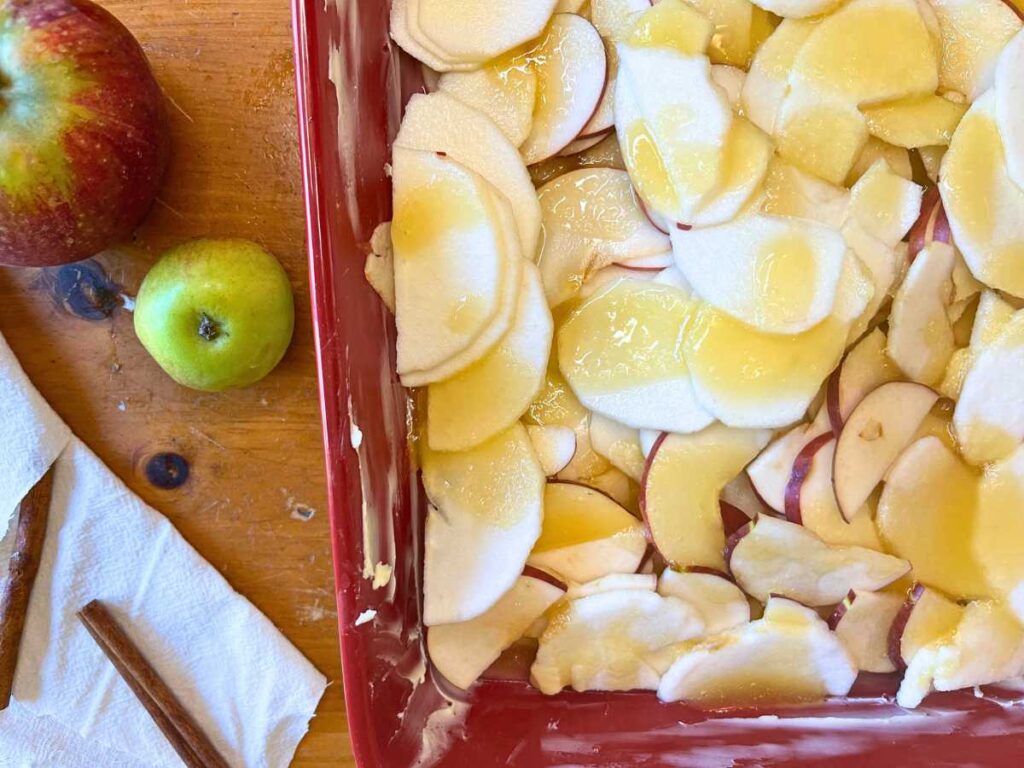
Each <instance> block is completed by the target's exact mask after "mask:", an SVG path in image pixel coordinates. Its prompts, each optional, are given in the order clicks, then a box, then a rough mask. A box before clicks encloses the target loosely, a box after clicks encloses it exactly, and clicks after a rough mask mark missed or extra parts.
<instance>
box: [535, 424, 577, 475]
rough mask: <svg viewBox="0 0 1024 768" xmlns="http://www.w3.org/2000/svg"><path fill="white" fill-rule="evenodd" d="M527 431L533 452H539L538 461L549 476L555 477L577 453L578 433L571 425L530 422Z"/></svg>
mask: <svg viewBox="0 0 1024 768" xmlns="http://www.w3.org/2000/svg"><path fill="white" fill-rule="evenodd" d="M526 431H527V432H528V433H529V435H530V443H531V444H532V445H533V452H534V453H536V454H537V461H539V462H540V466H541V469H542V470H544V474H545V475H547V476H548V477H554V476H555V475H557V474H558V473H559V472H561V471H562V470H563V469H565V468H566V467H567V466H569V462H571V461H572V459H573V456H575V455H576V433H575V432H574V431H573V430H572V429H571V428H569V427H563V426H560V425H558V424H549V425H547V426H539V425H536V424H530V425H528V426H527V427H526Z"/></svg>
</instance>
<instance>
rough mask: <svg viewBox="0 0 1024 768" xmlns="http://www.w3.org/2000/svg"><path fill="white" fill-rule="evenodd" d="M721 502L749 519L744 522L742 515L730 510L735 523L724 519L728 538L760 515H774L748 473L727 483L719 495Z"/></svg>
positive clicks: (739, 475)
mask: <svg viewBox="0 0 1024 768" xmlns="http://www.w3.org/2000/svg"><path fill="white" fill-rule="evenodd" d="M762 453H763V451H762ZM719 500H720V502H721V506H722V507H723V508H724V507H726V506H728V507H732V508H733V509H736V510H738V511H739V512H740V513H741V514H742V515H743V517H745V518H747V519H746V520H743V519H741V518H740V515H736V514H734V513H733V512H732V510H730V511H729V513H728V514H730V515H731V516H732V517H733V518H734V520H735V522H733V521H732V520H725V519H724V517H723V523H724V524H725V534H726V536H729V535H731V534H732V533H733V531H735V530H736V529H737V528H740V527H742V526H743V525H746V523H747V522H748V521H749V520H751V519H753V518H755V517H757V516H758V515H762V514H769V515H770V514H771V513H772V509H771V507H769V506H768V505H767V504H765V503H764V500H763V499H762V498H761V497H760V496H759V495H758V493H757V490H755V488H754V486H753V484H752V483H751V482H750V477H748V476H747V473H746V472H740V473H739V474H738V475H736V477H734V478H733V479H732V480H730V481H729V482H728V483H726V485H725V487H724V488H723V489H722V493H721V494H720V495H719ZM725 514H726V513H724V512H723V515H725ZM730 529H731V530H730Z"/></svg>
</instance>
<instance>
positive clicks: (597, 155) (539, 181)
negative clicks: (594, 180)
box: [529, 131, 626, 187]
mask: <svg viewBox="0 0 1024 768" xmlns="http://www.w3.org/2000/svg"><path fill="white" fill-rule="evenodd" d="M580 168H615V169H617V170H620V171H622V170H625V169H626V164H625V162H623V160H622V153H621V152H620V151H619V139H618V137H617V136H616V135H615V132H614V131H612V132H611V133H609V134H608V136H606V137H605V138H603V139H601V141H599V142H598V143H597V144H595V145H594V146H592V147H591V148H590V149H585V150H583V151H582V152H577V153H576V154H575V155H568V156H562V155H556V156H555V157H549V158H548V159H547V160H543V161H541V162H539V163H536V164H535V165H531V166H530V167H529V172H530V178H532V179H533V183H534V184H536V185H537V186H538V187H541V186H543V185H544V184H547V183H548V182H549V181H551V180H552V179H556V178H558V177H559V176H561V175H562V174H563V173H568V172H569V171H575V170H578V169H580Z"/></svg>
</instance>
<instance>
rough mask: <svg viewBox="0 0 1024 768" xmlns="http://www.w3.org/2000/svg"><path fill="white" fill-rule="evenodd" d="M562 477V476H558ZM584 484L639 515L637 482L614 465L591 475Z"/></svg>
mask: <svg viewBox="0 0 1024 768" xmlns="http://www.w3.org/2000/svg"><path fill="white" fill-rule="evenodd" d="M559 479H560V480H561V479H564V478H559ZM586 484H587V485H588V486H589V487H591V488H593V489H595V490H597V491H600V492H601V493H603V494H604V495H605V496H608V497H610V498H611V499H612V500H613V501H615V502H616V503H617V504H619V505H620V506H621V507H623V508H624V509H626V510H628V511H629V513H630V514H631V515H633V516H634V517H640V492H639V486H638V485H637V483H636V482H635V481H634V480H633V479H632V478H631V477H630V476H629V475H627V474H626V473H625V472H622V471H620V470H618V469H616V468H615V467H612V468H611V469H609V470H606V471H604V472H602V473H601V474H599V475H596V476H595V477H591V478H590V479H588V480H587V481H586Z"/></svg>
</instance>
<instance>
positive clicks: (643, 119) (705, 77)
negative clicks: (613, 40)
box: [615, 44, 733, 223]
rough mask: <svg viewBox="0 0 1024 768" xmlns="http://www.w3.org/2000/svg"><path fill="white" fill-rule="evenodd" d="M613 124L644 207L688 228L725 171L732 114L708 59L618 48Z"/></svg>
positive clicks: (663, 50) (665, 51) (660, 50)
mask: <svg viewBox="0 0 1024 768" xmlns="http://www.w3.org/2000/svg"><path fill="white" fill-rule="evenodd" d="M618 50H619V79H618V82H617V85H616V89H615V126H616V131H617V133H618V137H619V145H620V147H621V148H622V154H623V157H624V159H625V161H626V167H627V169H628V170H629V172H630V177H631V178H632V179H633V182H634V184H636V187H637V191H638V192H639V194H640V197H641V198H642V199H643V201H644V203H645V205H646V206H647V207H648V208H649V209H650V210H651V211H653V213H654V214H657V215H658V216H662V217H664V218H665V219H667V220H668V221H670V222H683V223H689V222H690V221H691V220H692V218H693V217H694V214H695V213H696V210H697V208H698V206H699V205H700V204H701V203H703V202H704V201H705V199H706V198H707V195H708V194H709V193H711V192H712V191H713V190H714V189H715V186H716V184H717V183H718V180H719V178H720V174H721V166H722V154H723V153H722V150H723V148H724V146H725V144H726V141H727V139H728V136H729V129H730V128H731V126H732V121H733V114H732V110H731V109H730V107H729V103H728V101H727V100H726V98H725V94H724V93H723V92H722V91H721V90H720V89H719V88H718V87H717V86H716V85H715V84H714V83H713V81H712V80H711V65H710V63H709V62H708V59H707V58H706V57H704V56H687V55H684V54H682V53H678V52H677V51H675V50H673V49H671V48H662V47H658V48H650V47H636V46H632V45H626V44H620V46H619V49H618Z"/></svg>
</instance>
